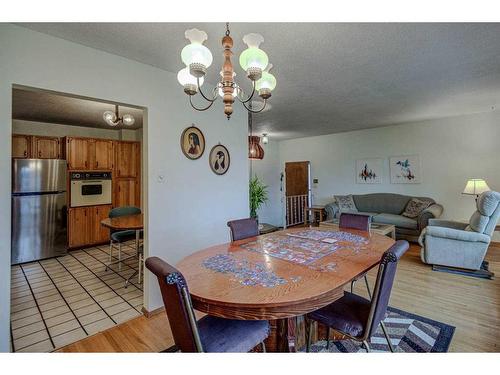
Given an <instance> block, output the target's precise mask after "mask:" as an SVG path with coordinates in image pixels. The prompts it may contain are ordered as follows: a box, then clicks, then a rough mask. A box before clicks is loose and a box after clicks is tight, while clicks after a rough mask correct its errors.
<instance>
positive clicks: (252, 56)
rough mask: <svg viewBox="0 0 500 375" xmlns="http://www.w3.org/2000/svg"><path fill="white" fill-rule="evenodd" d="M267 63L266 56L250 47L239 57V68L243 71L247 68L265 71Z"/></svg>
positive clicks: (261, 51) (259, 50) (258, 49)
mask: <svg viewBox="0 0 500 375" xmlns="http://www.w3.org/2000/svg"><path fill="white" fill-rule="evenodd" d="M268 63H269V58H268V57H267V54H266V53H265V52H264V51H263V50H261V49H260V48H256V47H250V48H247V49H246V50H244V51H243V52H242V53H241V55H240V66H241V68H242V69H243V70H244V71H247V70H248V69H249V68H259V69H261V70H264V69H266V67H267V64H268Z"/></svg>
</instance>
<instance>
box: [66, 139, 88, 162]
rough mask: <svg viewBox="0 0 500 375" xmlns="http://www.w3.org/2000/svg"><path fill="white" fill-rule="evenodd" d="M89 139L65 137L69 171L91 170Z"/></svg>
mask: <svg viewBox="0 0 500 375" xmlns="http://www.w3.org/2000/svg"><path fill="white" fill-rule="evenodd" d="M90 142H91V139H90V138H75V137H66V160H67V162H68V169H69V170H89V169H92V165H91V162H90V158H89V156H90V152H89V148H90Z"/></svg>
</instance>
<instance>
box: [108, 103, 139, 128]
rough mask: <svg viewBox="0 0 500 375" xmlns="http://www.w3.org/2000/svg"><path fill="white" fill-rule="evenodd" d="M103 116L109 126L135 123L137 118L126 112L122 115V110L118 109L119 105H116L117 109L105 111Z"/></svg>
mask: <svg viewBox="0 0 500 375" xmlns="http://www.w3.org/2000/svg"><path fill="white" fill-rule="evenodd" d="M102 118H103V119H104V121H105V122H106V124H108V125H109V126H118V125H127V126H131V125H134V122H135V118H134V116H132V115H130V114H128V113H127V114H125V115H123V116H120V112H119V111H118V105H115V111H114V112H113V111H106V112H104V113H103V115H102Z"/></svg>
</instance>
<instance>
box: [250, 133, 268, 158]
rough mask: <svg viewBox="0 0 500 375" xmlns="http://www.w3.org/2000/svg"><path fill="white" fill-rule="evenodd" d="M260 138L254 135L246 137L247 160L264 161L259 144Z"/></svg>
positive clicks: (262, 150) (262, 151)
mask: <svg viewBox="0 0 500 375" xmlns="http://www.w3.org/2000/svg"><path fill="white" fill-rule="evenodd" d="M259 143H260V137H258V136H255V135H249V136H248V158H249V159H252V160H262V159H264V149H263V148H262V146H261V145H260V144H259Z"/></svg>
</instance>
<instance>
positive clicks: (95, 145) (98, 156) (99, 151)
mask: <svg viewBox="0 0 500 375" xmlns="http://www.w3.org/2000/svg"><path fill="white" fill-rule="evenodd" d="M90 154H91V158H92V159H93V160H92V169H95V170H109V169H113V162H114V156H113V141H111V140H106V139H94V140H93V141H92V143H91V146H90Z"/></svg>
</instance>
